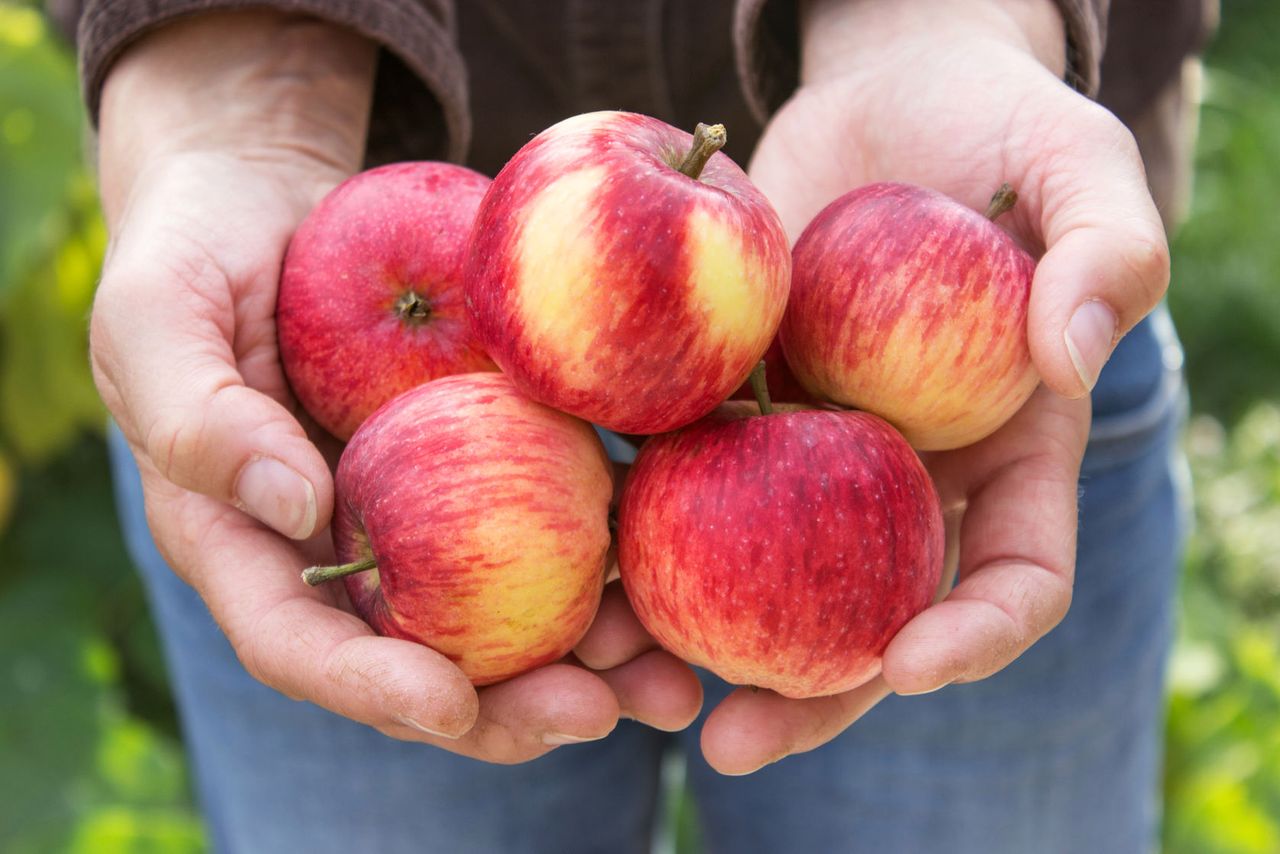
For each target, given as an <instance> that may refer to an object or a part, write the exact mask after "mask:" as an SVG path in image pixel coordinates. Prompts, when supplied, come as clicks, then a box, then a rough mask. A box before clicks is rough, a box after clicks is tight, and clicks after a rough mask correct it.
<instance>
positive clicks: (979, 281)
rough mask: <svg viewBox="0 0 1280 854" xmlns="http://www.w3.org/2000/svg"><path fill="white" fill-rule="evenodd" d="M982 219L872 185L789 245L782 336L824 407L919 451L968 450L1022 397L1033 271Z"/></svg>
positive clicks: (933, 199) (1009, 196)
mask: <svg viewBox="0 0 1280 854" xmlns="http://www.w3.org/2000/svg"><path fill="white" fill-rule="evenodd" d="M1015 199H1016V196H1015V195H1014V194H1013V193H1012V191H1011V190H1009V189H1008V188H1007V187H1004V188H1001V191H1000V192H998V193H997V194H996V196H995V197H994V198H993V199H992V204H991V207H990V208H989V209H988V215H987V216H985V217H984V216H983V215H982V214H980V213H978V212H977V211H974V210H972V209H970V208H967V207H965V206H964V205H962V204H960V203H958V202H956V201H954V200H952V199H950V198H948V197H947V196H944V195H942V194H941V193H937V192H934V191H933V190H928V189H925V188H924V187H917V186H912V185H908V184H895V183H881V184H870V185H867V186H865V187H861V188H859V189H856V190H853V191H851V192H849V193H846V194H845V195H844V196H841V197H840V198H839V199H837V200H836V201H834V202H832V203H831V204H830V205H828V206H827V207H826V208H824V209H823V210H822V211H821V212H820V213H819V214H818V215H817V216H816V217H815V218H814V220H813V221H812V222H811V223H810V224H809V226H808V228H806V229H805V231H804V233H803V234H802V235H801V236H800V239H799V240H798V241H797V242H796V246H795V250H794V253H793V264H794V276H793V280H792V291H791V301H790V303H789V304H788V306H787V313H786V316H785V317H784V318H783V322H782V329H781V331H780V337H781V338H782V347H783V350H784V352H785V353H786V357H787V363H788V364H789V365H790V366H791V370H792V371H793V372H794V373H795V375H796V378H797V379H799V380H800V382H801V383H802V384H803V385H804V386H805V387H806V388H808V389H809V390H810V391H812V392H813V393H814V394H816V395H818V396H819V397H821V398H823V399H826V400H831V401H834V402H835V403H839V404H842V405H845V406H854V407H857V408H859V409H865V410H867V411H869V412H874V413H876V414H877V415H880V416H882V417H883V418H885V419H887V420H888V421H889V422H890V423H892V424H893V425H894V426H895V427H897V428H898V429H899V430H901V431H902V433H903V435H905V436H906V437H907V439H908V440H909V441H910V442H911V444H912V445H913V446H915V447H916V448H919V449H921V450H942V449H947V448H958V447H962V446H964V445H970V444H972V443H974V442H976V441H978V440H979V439H982V438H983V437H985V436H987V435H989V434H990V433H992V432H994V431H995V430H996V429H997V428H998V427H1000V425H1002V424H1004V422H1006V421H1007V420H1009V418H1010V417H1011V416H1012V415H1013V413H1015V412H1016V411H1017V410H1018V408H1019V407H1021V406H1022V404H1023V403H1024V402H1025V401H1026V399H1027V398H1028V397H1030V396H1031V392H1032V391H1034V390H1035V387H1036V384H1037V383H1038V382H1039V375H1038V374H1037V373H1036V370H1035V367H1034V366H1033V365H1032V363H1031V353H1030V351H1029V349H1028V347H1027V301H1028V299H1029V296H1030V293H1031V279H1032V275H1033V274H1034V272H1035V261H1033V260H1032V258H1031V256H1030V255H1028V254H1027V253H1026V252H1024V251H1023V250H1022V249H1021V248H1020V247H1019V246H1018V245H1017V244H1016V243H1015V242H1014V241H1013V239H1012V238H1011V237H1010V236H1009V235H1008V234H1007V233H1005V232H1004V231H1003V230H1001V229H1000V228H999V226H997V225H996V224H995V223H994V219H995V217H997V216H999V215H1000V214H1001V213H1002V212H1004V210H1007V208H1008V207H1009V206H1011V205H1012V204H1013V201H1014V200H1015Z"/></svg>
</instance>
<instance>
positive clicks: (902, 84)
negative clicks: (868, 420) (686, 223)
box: [702, 0, 1169, 774]
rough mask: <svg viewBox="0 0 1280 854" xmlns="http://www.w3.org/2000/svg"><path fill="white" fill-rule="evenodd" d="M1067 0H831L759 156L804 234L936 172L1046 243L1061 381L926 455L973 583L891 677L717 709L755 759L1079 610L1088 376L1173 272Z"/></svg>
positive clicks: (748, 763) (730, 742) (810, 27)
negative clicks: (856, 200) (1072, 60)
mask: <svg viewBox="0 0 1280 854" xmlns="http://www.w3.org/2000/svg"><path fill="white" fill-rule="evenodd" d="M1064 44H1065V40H1064V36H1063V30H1062V22H1061V19H1060V18H1059V17H1058V12H1057V10H1056V7H1055V5H1054V4H1053V3H1051V2H1049V0H1034V2H1032V3H1025V2H1012V0H1008V2H1006V0H982V2H975V3H966V4H954V3H950V2H947V0H860V2H857V3H850V2H843V0H814V2H811V3H810V4H809V6H808V7H807V15H806V18H805V20H804V22H803V27H802V45H803V61H802V85H801V88H800V89H799V90H798V91H797V92H796V93H795V95H794V96H793V97H792V98H791V99H790V100H789V101H788V103H787V104H786V105H784V106H783V108H782V109H781V110H780V111H779V112H778V114H777V115H776V116H775V117H774V119H773V120H772V122H771V123H770V125H769V127H768V128H767V129H766V131H765V135H764V137H763V138H762V140H761V142H760V145H759V147H758V148H757V151H756V154H755V156H754V158H753V160H752V163H751V167H750V173H751V176H752V178H753V179H754V180H755V181H756V182H757V183H758V184H759V186H760V187H761V189H762V190H763V191H764V192H765V194H766V195H767V196H768V197H769V198H770V200H771V201H772V202H773V203H774V205H775V207H776V208H777V209H778V212H779V214H780V216H781V217H782V220H783V223H784V225H785V226H786V227H787V229H788V233H789V234H790V236H791V238H792V240H793V241H794V240H795V238H796V237H798V236H799V233H800V231H802V230H803V228H804V226H805V225H806V224H807V223H808V222H809V220H810V219H812V218H813V216H814V215H815V214H816V213H817V212H818V211H819V210H821V209H822V208H823V207H824V206H825V205H826V204H827V203H829V202H830V201H832V200H834V199H835V198H836V197H838V196H840V195H842V194H843V193H845V192H847V191H848V190H850V189H853V188H854V187H857V186H860V185H862V184H866V183H870V182H873V181H881V180H897V181H907V182H912V183H917V184H921V185H924V186H928V187H932V188H934V189H937V190H940V191H942V192H944V193H947V194H948V195H950V196H952V197H954V198H956V199H958V200H960V201H962V202H964V203H966V204H968V205H970V206H971V207H973V208H975V209H977V210H983V209H984V208H985V206H986V203H987V201H988V200H989V198H990V196H991V194H992V193H993V192H994V191H995V190H996V189H997V188H998V187H999V186H1000V185H1001V184H1002V183H1005V182H1008V183H1010V184H1012V185H1013V187H1014V188H1015V190H1016V191H1017V192H1018V196H1019V201H1018V204H1017V206H1016V207H1015V208H1014V210H1013V211H1012V212H1011V213H1009V214H1006V215H1005V216H1004V217H1003V218H1002V219H1001V220H1000V225H1001V226H1002V227H1004V228H1006V229H1007V230H1009V231H1010V232H1011V233H1012V234H1013V235H1014V237H1015V238H1016V239H1017V240H1019V241H1020V242H1021V244H1022V245H1023V246H1024V247H1025V248H1027V249H1028V250H1029V251H1031V252H1032V253H1033V254H1034V255H1035V256H1036V257H1038V259H1039V262H1038V266H1037V269H1036V274H1035V278H1034V281H1033V285H1032V292H1031V301H1030V307H1029V319H1028V330H1027V335H1028V343H1029V346H1030V350H1031V355H1032V359H1033V361H1034V363H1035V365H1036V368H1037V370H1038V371H1039V373H1040V376H1041V379H1042V381H1043V386H1042V387H1041V388H1040V389H1039V390H1038V391H1037V392H1036V393H1035V395H1034V396H1033V397H1032V398H1031V399H1030V400H1029V401H1028V402H1027V404H1026V405H1025V406H1024V408H1023V409H1022V410H1021V411H1020V412H1019V413H1018V414H1017V415H1016V416H1015V417H1014V418H1013V419H1012V420H1011V421H1010V422H1009V423H1008V424H1006V425H1005V426H1004V427H1003V428H1002V429H1000V430H999V431H998V432H996V433H995V434H993V435H992V436H990V437H988V438H987V439H985V440H984V441H982V442H979V443H978V444H976V445H973V446H971V447H969V448H963V449H960V450H956V451H950V452H946V453H939V454H933V455H930V456H929V458H928V459H927V460H926V462H927V464H928V467H929V469H930V472H931V473H932V474H933V476H934V479H935V482H936V484H937V486H938V488H939V493H940V495H941V497H942V499H943V502H944V511H945V512H946V515H947V520H948V547H949V548H948V551H949V560H950V561H951V562H952V565H953V567H954V569H955V570H956V571H957V574H956V576H955V577H956V580H957V583H956V586H955V587H954V589H949V590H948V589H944V590H943V591H941V593H942V594H943V595H944V597H945V598H943V599H942V600H941V601H940V602H938V603H937V604H935V605H934V606H933V607H931V608H929V609H927V610H926V611H924V612H923V613H921V614H920V615H918V616H917V617H916V618H915V619H914V620H912V621H911V622H909V623H908V624H907V625H906V626H905V627H904V628H903V629H902V630H901V631H900V632H899V633H898V635H897V636H896V637H895V638H894V639H893V640H892V641H891V643H890V644H889V646H888V648H887V649H886V651H885V654H884V661H883V672H882V674H881V676H879V677H878V678H877V679H876V680H874V681H873V682H871V683H868V684H867V685H864V686H862V687H861V688H858V689H855V690H853V691H851V692H849V693H847V694H844V695H840V696H835V697H826V698H817V699H810V700H787V699H784V698H782V697H779V696H777V695H774V694H772V693H771V692H767V691H761V692H758V693H753V692H750V691H744V690H739V691H737V692H735V693H733V694H732V695H730V696H729V697H728V698H727V699H726V700H725V701H724V702H723V703H721V705H720V706H718V707H717V708H716V709H715V710H714V711H713V712H712V713H711V715H710V717H709V718H708V720H707V722H706V725H705V727H704V729H703V734H702V747H703V752H704V754H705V755H706V758H707V761H708V762H710V764H711V765H712V766H713V767H715V768H717V769H718V770H720V771H722V772H724V773H729V774H742V773H749V772H750V771H753V770H755V769H756V768H759V767H760V766H761V765H764V764H767V763H769V762H773V761H777V760H778V759H781V758H783V757H784V756H787V755H789V754H791V753H796V752H802V751H805V750H810V749H813V748H814V747H817V746H818V745H820V744H823V743H825V742H826V741H828V740H830V739H831V738H834V737H835V736H836V735H838V734H839V733H840V732H842V731H843V730H844V729H845V728H847V727H848V726H849V725H850V724H852V723H853V722H854V721H855V720H857V718H858V717H860V716H861V715H862V714H864V713H865V712H866V711H867V710H868V709H870V708H871V707H872V706H874V705H875V704H876V703H877V702H879V700H880V699H882V698H883V697H885V696H886V695H887V694H889V693H890V692H897V693H899V694H918V693H923V692H927V691H931V690H936V689H938V688H941V687H943V686H945V685H948V684H952V683H956V682H969V681H973V680H977V679H982V678H984V677H986V676H989V675H991V674H993V673H995V672H997V671H999V670H1000V669H1002V668H1003V667H1005V666H1007V665H1008V664H1009V663H1010V662H1012V661H1013V660H1014V659H1015V658H1017V657H1018V656H1019V655H1021V654H1022V653H1023V652H1024V651H1025V650H1026V649H1027V648H1028V647H1029V646H1030V645H1031V644H1032V643H1034V642H1035V641H1036V640H1037V639H1038V638H1040V637H1041V636H1043V635H1044V634H1045V633H1046V632H1048V631H1049V630H1050V629H1051V628H1053V627H1054V626H1055V625H1056V624H1057V623H1058V622H1059V621H1060V620H1061V619H1062V617H1063V616H1064V615H1065V614H1066V611H1067V607H1068V605H1069V604H1070V601H1071V585H1072V578H1073V573H1074V566H1075V545H1076V501H1077V481H1078V474H1079V466H1080V461H1081V459H1082V457H1083V454H1084V449H1085V445H1086V442H1087V438H1088V426H1089V403H1088V399H1087V395H1088V392H1089V391H1090V390H1091V389H1092V388H1093V385H1094V383H1095V382H1096V381H1097V377H1098V374H1099V372H1100V371H1101V369H1102V366H1103V364H1104V363H1105V361H1106V359H1107V358H1108V357H1109V356H1110V353H1111V351H1112V348H1113V347H1114V345H1115V343H1116V341H1118V340H1119V338H1120V336H1121V335H1123V334H1124V333H1125V332H1126V331H1128V330H1129V329H1130V328H1132V327H1133V325H1134V324H1136V323H1137V322H1138V321H1139V320H1140V319H1141V318H1142V317H1143V316H1145V315H1146V314H1147V312H1149V311H1150V310H1151V309H1152V308H1153V307H1154V306H1155V305H1156V303H1157V302H1158V300H1159V299H1160V298H1161V296H1162V295H1163V293H1164V291H1165V288H1166V286H1167V283H1168V265H1169V259H1168V248H1167V244H1166V240H1165V235H1164V230H1163V227H1162V225H1161V222H1160V218H1159V215H1158V214H1157V212H1156V209H1155V206H1154V204H1153V203H1152V200H1151V197H1150V194H1149V192H1148V190H1147V186H1146V181H1145V175H1144V171H1143V167H1142V163H1141V160H1140V158H1139V156H1138V151H1137V147H1136V145H1135V143H1134V140H1133V138H1132V136H1131V135H1130V133H1129V132H1128V131H1127V130H1126V129H1125V128H1124V127H1123V126H1122V125H1121V124H1120V122H1119V121H1118V120H1116V118H1115V117H1114V116H1112V115H1111V114H1110V113H1108V112H1107V111H1106V110H1104V109H1103V108H1101V107H1099V106H1098V105H1096V104H1094V103H1092V102H1090V101H1089V100H1087V99H1086V98H1084V97H1083V96H1081V95H1080V94H1078V93H1076V92H1075V91H1073V90H1072V89H1070V88H1069V87H1068V86H1066V85H1065V84H1064V83H1063V82H1062V76H1063V70H1064V63H1065V59H1064V55H1065V52H1064Z"/></svg>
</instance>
